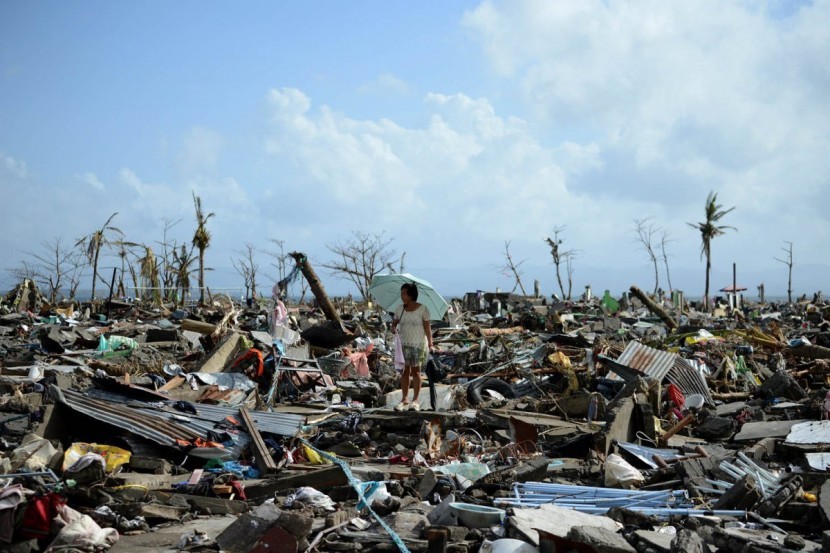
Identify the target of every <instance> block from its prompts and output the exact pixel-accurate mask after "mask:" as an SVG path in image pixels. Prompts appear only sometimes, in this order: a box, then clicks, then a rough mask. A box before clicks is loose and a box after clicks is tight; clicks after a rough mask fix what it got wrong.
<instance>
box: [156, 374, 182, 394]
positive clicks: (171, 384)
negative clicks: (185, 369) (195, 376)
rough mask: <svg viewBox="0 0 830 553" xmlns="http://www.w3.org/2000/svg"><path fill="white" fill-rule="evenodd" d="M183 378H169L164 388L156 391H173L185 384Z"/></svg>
mask: <svg viewBox="0 0 830 553" xmlns="http://www.w3.org/2000/svg"><path fill="white" fill-rule="evenodd" d="M185 380H186V379H185V377H183V376H174V377H173V378H171V379H170V380H169V381H168V382H167V383H166V384H165V385H164V386H162V387H161V388H159V389H158V391H159V392H169V391H170V390H175V389H176V388H178V387H179V386H181V385H182V384H184V382H185Z"/></svg>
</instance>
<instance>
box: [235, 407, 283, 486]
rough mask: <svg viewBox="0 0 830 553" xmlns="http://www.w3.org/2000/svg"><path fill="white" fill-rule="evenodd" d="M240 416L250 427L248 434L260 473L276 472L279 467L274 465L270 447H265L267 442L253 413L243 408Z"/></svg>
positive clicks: (240, 409)
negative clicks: (269, 450) (253, 417)
mask: <svg viewBox="0 0 830 553" xmlns="http://www.w3.org/2000/svg"><path fill="white" fill-rule="evenodd" d="M239 414H240V415H241V416H242V420H243V421H244V422H245V426H247V427H248V433H249V434H250V435H251V443H252V446H253V451H254V460H255V461H256V464H257V468H259V472H261V473H262V474H263V475H265V474H268V473H269V472H274V471H276V470H277V465H276V464H275V463H274V459H272V458H271V454H270V453H269V452H268V446H267V445H265V441H264V440H263V439H262V435H261V434H260V433H259V429H258V428H257V427H256V423H255V422H254V419H252V418H251V413H250V412H249V411H248V409H247V408H246V407H244V406H243V407H240V408H239Z"/></svg>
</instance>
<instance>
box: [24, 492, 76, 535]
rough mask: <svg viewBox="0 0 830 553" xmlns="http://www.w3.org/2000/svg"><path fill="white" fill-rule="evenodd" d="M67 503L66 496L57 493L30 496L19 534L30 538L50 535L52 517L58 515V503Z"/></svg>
mask: <svg viewBox="0 0 830 553" xmlns="http://www.w3.org/2000/svg"><path fill="white" fill-rule="evenodd" d="M65 504H66V498H64V497H62V496H60V495H58V494H56V493H49V494H46V495H40V496H34V497H32V498H30V499H29V504H28V505H26V512H25V513H24V514H23V521H22V523H21V525H20V531H19V532H18V536H19V537H21V538H25V539H28V540H40V539H43V538H46V537H48V536H49V534H50V532H51V529H52V519H53V518H55V517H56V516H58V505H65Z"/></svg>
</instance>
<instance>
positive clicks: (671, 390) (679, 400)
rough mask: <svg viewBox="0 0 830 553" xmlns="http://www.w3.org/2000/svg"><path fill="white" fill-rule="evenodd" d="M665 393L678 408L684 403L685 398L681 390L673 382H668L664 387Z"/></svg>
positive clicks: (681, 407)
mask: <svg viewBox="0 0 830 553" xmlns="http://www.w3.org/2000/svg"><path fill="white" fill-rule="evenodd" d="M666 394H668V396H669V399H670V400H671V401H672V403H674V404H675V405H676V406H677V408H678V409H683V406H685V405H686V398H685V397H683V392H681V391H680V388H678V387H677V386H676V385H674V384H669V385H668V387H667V388H666Z"/></svg>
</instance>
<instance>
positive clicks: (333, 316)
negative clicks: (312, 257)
mask: <svg viewBox="0 0 830 553" xmlns="http://www.w3.org/2000/svg"><path fill="white" fill-rule="evenodd" d="M289 255H291V257H293V258H294V262H295V263H297V266H298V267H299V268H300V271H301V272H302V273H303V276H304V277H305V279H306V282H308V286H309V287H310V288H311V292H312V293H313V294H314V297H315V298H316V299H317V303H319V304H320V308H321V309H322V310H323V313H324V314H325V315H326V318H327V319H328V320H330V321H334V322H336V323H337V324H339V325H340V326H341V327H342V326H343V321H341V320H340V315H338V314H337V310H336V309H335V308H334V305H333V304H332V303H331V300H330V299H329V296H328V294H326V289H325V288H323V283H322V282H320V279H319V278H318V277H317V273H315V272H314V269H313V268H312V267H311V264H310V263H309V262H308V258H307V257H306V255H305V254H304V253H300V252H292V253H291V254H289Z"/></svg>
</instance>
